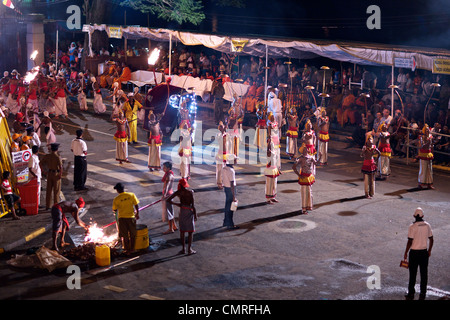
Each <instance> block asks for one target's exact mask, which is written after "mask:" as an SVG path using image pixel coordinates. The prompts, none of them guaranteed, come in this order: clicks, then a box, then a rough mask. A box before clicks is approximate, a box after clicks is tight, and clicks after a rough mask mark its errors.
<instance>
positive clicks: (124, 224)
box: [112, 182, 139, 254]
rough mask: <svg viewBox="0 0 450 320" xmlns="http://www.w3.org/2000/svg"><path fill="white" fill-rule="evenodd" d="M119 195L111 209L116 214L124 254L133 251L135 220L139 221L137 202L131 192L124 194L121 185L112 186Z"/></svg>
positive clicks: (123, 188)
mask: <svg viewBox="0 0 450 320" xmlns="http://www.w3.org/2000/svg"><path fill="white" fill-rule="evenodd" d="M114 189H116V191H117V193H119V195H118V196H117V197H115V198H114V200H113V205H112V209H113V211H114V212H116V217H117V224H118V226H119V237H120V238H122V247H123V249H124V251H125V252H126V254H130V253H131V252H133V251H134V246H135V242H136V220H138V219H139V206H138V204H139V200H138V198H137V197H136V195H135V194H134V193H132V192H125V187H124V185H123V184H122V183H120V182H119V183H117V184H116V185H115V186H114Z"/></svg>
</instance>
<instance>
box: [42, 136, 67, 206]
mask: <svg viewBox="0 0 450 320" xmlns="http://www.w3.org/2000/svg"><path fill="white" fill-rule="evenodd" d="M58 149H59V143H52V144H51V145H50V150H51V153H49V154H46V155H45V156H44V157H43V159H42V162H41V163H42V164H43V165H45V167H46V168H47V189H46V195H45V209H46V210H48V209H50V207H52V206H53V205H54V204H55V203H58V202H59V201H60V193H61V177H62V168H63V167H62V160H61V156H60V155H59V153H58ZM52 195H53V203H52V202H51V200H52Z"/></svg>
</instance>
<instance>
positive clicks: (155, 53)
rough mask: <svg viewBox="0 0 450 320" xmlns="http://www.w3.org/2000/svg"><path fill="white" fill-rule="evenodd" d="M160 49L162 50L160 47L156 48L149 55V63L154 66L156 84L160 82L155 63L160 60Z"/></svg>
mask: <svg viewBox="0 0 450 320" xmlns="http://www.w3.org/2000/svg"><path fill="white" fill-rule="evenodd" d="M160 51H161V50H159V49H158V48H155V49H153V51H152V53H151V54H150V56H149V57H148V64H149V65H150V66H152V67H153V76H154V78H155V85H158V82H157V81H156V73H155V64H156V61H158V58H159V53H160Z"/></svg>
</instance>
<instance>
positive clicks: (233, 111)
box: [228, 93, 245, 140]
mask: <svg viewBox="0 0 450 320" xmlns="http://www.w3.org/2000/svg"><path fill="white" fill-rule="evenodd" d="M228 115H230V116H235V117H236V120H237V126H238V130H239V139H240V140H242V137H243V129H242V124H243V123H244V116H245V111H244V108H243V107H242V98H241V97H238V96H237V94H236V93H235V94H234V95H233V102H232V103H231V108H230V109H229V110H228Z"/></svg>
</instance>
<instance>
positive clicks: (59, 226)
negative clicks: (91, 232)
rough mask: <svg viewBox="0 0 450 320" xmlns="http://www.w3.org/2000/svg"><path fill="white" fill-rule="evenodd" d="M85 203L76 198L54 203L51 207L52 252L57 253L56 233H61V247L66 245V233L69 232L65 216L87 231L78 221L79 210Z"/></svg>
mask: <svg viewBox="0 0 450 320" xmlns="http://www.w3.org/2000/svg"><path fill="white" fill-rule="evenodd" d="M84 205H85V202H84V200H83V198H78V199H77V200H75V201H62V202H60V203H56V204H54V205H53V207H52V221H53V223H52V230H53V233H52V240H53V247H52V250H56V251H59V249H58V245H57V238H58V233H61V247H65V246H67V245H68V243H66V242H65V241H64V237H65V235H66V231H69V221H68V220H67V217H66V214H67V213H70V214H71V215H72V217H73V218H74V219H75V222H76V223H77V224H78V225H79V226H80V227H83V228H84V229H86V230H87V227H86V224H85V223H84V222H83V221H82V220H81V219H80V216H79V213H80V209H82V208H84Z"/></svg>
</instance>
